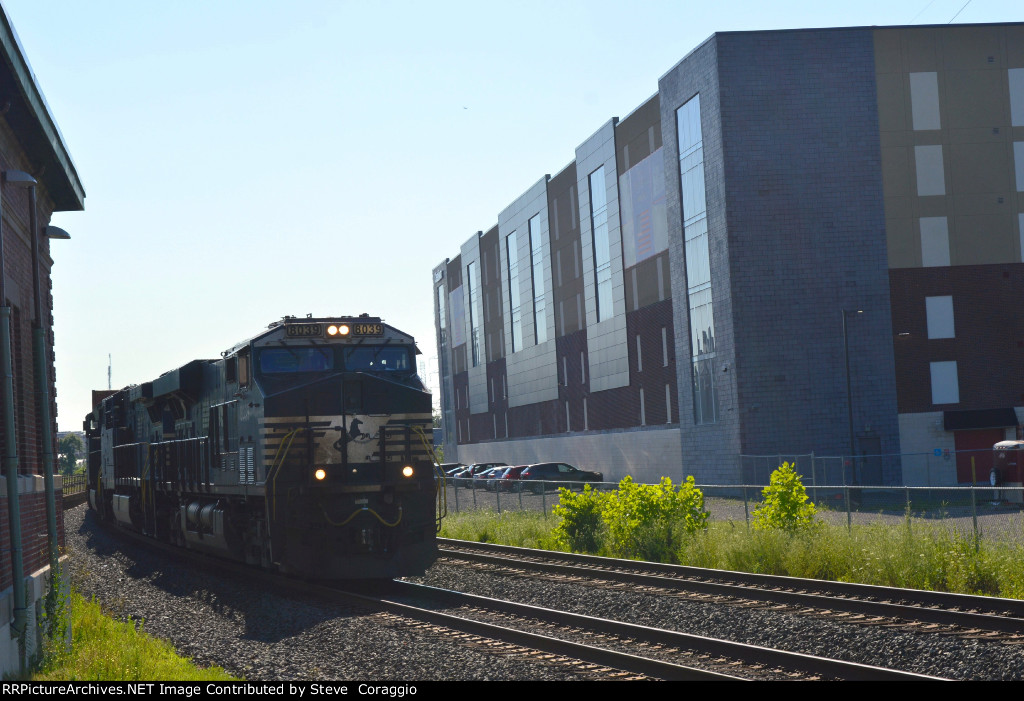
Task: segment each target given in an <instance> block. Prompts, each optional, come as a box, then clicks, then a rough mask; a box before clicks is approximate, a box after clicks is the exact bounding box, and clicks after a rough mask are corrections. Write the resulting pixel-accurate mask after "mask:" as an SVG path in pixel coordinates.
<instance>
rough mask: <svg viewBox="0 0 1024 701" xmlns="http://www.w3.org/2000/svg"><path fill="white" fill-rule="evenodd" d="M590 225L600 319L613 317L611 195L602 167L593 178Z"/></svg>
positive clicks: (593, 174)
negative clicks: (609, 229)
mask: <svg viewBox="0 0 1024 701" xmlns="http://www.w3.org/2000/svg"><path fill="white" fill-rule="evenodd" d="M588 182H589V185H590V223H591V233H592V235H593V244H594V285H595V293H596V297H597V320H598V321H599V322H600V321H604V320H605V319H610V318H611V316H612V262H611V243H610V241H609V234H608V192H607V184H606V183H605V178H604V166H601V167H600V168H598V169H597V170H595V171H594V172H593V173H591V174H590V178H589V181H588Z"/></svg>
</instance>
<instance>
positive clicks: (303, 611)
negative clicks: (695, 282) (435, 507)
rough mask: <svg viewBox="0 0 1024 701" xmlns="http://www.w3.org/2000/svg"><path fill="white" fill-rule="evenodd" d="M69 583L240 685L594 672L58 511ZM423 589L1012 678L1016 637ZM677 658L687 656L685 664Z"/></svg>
mask: <svg viewBox="0 0 1024 701" xmlns="http://www.w3.org/2000/svg"><path fill="white" fill-rule="evenodd" d="M65 523H66V540H67V546H68V550H69V552H70V555H71V558H70V559H71V572H72V583H73V585H74V586H75V588H76V589H77V590H78V591H79V592H80V593H82V594H83V595H84V596H86V597H87V598H88V597H92V596H95V597H96V599H97V600H98V601H100V602H101V603H102V604H103V605H104V607H105V608H106V609H107V610H108V611H109V612H111V613H113V614H114V615H116V616H118V617H120V618H122V619H124V620H128V619H132V620H135V621H142V622H143V623H144V629H145V630H146V631H147V632H148V633H150V634H151V635H154V636H156V637H159V638H162V639H164V640H167V641H169V642H171V643H172V644H173V645H174V646H175V648H176V649H177V650H178V651H179V653H180V654H182V655H185V656H187V657H191V658H192V659H193V660H194V661H195V662H196V663H197V664H199V665H202V666H209V665H218V666H221V667H223V668H224V669H226V670H227V671H228V672H230V673H231V674H234V675H236V676H239V677H244V678H246V679H249V680H260V681H288V680H334V679H349V680H355V679H358V680H370V681H376V680H382V681H383V680H397V681H419V680H424V681H426V680H490V679H493V680H505V679H508V680H512V679H515V680H570V679H593V678H595V677H594V676H593V675H592V674H589V673H587V672H583V671H579V670H578V668H574V667H571V666H569V665H564V664H553V665H552V664H544V663H541V662H538V661H533V660H529V659H526V658H524V657H522V656H521V655H516V654H503V653H501V652H498V651H493V650H488V649H486V647H485V646H481V645H479V644H473V643H470V642H464V641H460V640H456V639H454V637H453V636H449V635H445V634H444V633H437V632H436V631H435V632H431V630H430V629H424V628H417V627H416V626H413V625H409V624H407V623H406V622H403V621H401V620H400V619H398V618H396V617H394V616H388V615H385V614H378V613H370V612H365V611H361V610H357V609H354V608H352V607H344V606H338V605H331V604H325V603H322V602H318V601H313V600H304V599H296V598H295V597H294V595H287V594H286V595H279V594H277V593H275V592H274V591H272V590H271V589H269V588H268V587H267V586H265V585H262V584H258V583H246V582H239V580H238V579H237V578H231V577H228V576H226V575H219V574H211V573H207V572H199V571H194V570H192V569H188V568H185V567H181V566H180V565H178V563H174V562H169V561H168V560H167V559H166V558H165V557H164V556H162V555H158V554H156V553H153V552H151V551H148V550H146V549H145V548H144V547H143V546H137V545H134V544H130V543H126V542H124V541H122V540H120V539H117V538H116V537H115V536H114V535H112V534H110V533H108V532H106V531H105V530H102V529H99V528H98V527H97V526H96V524H95V522H94V520H93V518H92V514H91V512H88V511H87V509H86V507H85V506H84V505H83V506H80V507H77V508H75V509H72V510H69V511H67V512H66V513H65ZM411 581H418V582H422V583H424V584H430V585H433V586H439V587H444V588H448V589H457V590H460V591H466V592H471V593H475V594H481V595H484V596H495V597H499V598H505V599H512V600H517V601H523V602H526V603H533V604H537V605H541V606H546V607H549V608H561V609H564V610H567V611H575V612H578V613H584V614H589V615H597V616H602V617H605V618H619V619H622V620H626V621H630V622H633V623H638V624H641V625H651V626H657V627H660V628H668V629H672V630H680V631H683V632H687V633H693V634H697V635H708V636H713V637H717V638H724V639H729V640H736V641H739V642H746V643H751V644H755V645H768V646H771V647H777V648H780V649H786V650H794V651H798V652H804V653H808V654H815V655H822V656H830V657H840V658H842V659H849V660H853V661H856V662H862V663H865V664H873V665H884V666H889V667H894V668H899V669H906V670H909V671H913V672H918V673H922V674H932V675H936V676H942V677H949V678H955V679H977V680H982V679H993V680H994V679H998V680H1010V679H1013V680H1019V679H1022V678H1024V645H1007V644H1003V643H998V642H989V641H982V640H971V639H964V638H962V637H957V636H952V635H938V634H917V633H908V632H905V631H901V630H896V629H888V628H882V627H877V626H875V627H869V626H858V625H851V624H841V623H834V622H830V621H822V620H817V619H812V618H809V617H805V616H798V615H795V614H791V613H784V612H778V611H771V610H766V609H763V608H762V609H748V608H742V607H738V606H728V605H719V604H710V603H702V602H694V601H687V600H683V599H679V598H674V597H665V596H658V595H654V594H645V593H642V592H634V591H628V590H624V589H615V590H612V589H605V588H600V587H595V586H588V585H581V584H567V583H559V582H551V581H547V580H545V579H541V578H538V577H536V576H515V575H509V574H507V573H494V572H485V571H481V570H479V569H473V568H469V567H459V566H454V565H451V564H446V563H444V562H439V563H437V564H436V565H435V566H434V567H432V568H431V569H430V570H429V571H428V572H427V574H426V576H424V577H420V578H411ZM683 663H684V664H685V662H683Z"/></svg>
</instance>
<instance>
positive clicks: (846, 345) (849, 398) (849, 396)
mask: <svg viewBox="0 0 1024 701" xmlns="http://www.w3.org/2000/svg"><path fill="white" fill-rule="evenodd" d="M863 313H864V310H863V309H852V310H850V309H844V310H843V353H844V355H845V356H846V415H847V420H848V421H849V429H850V474H851V476H854V464H853V455H854V448H853V392H852V391H851V389H850V342H849V338H848V336H847V335H846V315H847V314H863ZM858 481H859V480H858Z"/></svg>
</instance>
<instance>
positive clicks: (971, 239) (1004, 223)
mask: <svg viewBox="0 0 1024 701" xmlns="http://www.w3.org/2000/svg"><path fill="white" fill-rule="evenodd" d="M954 220H955V224H954V225H953V226H951V227H950V232H949V239H950V241H949V247H950V251H949V253H950V259H951V260H950V262H951V263H952V264H953V265H983V264H988V263H1006V262H1009V261H1012V260H1013V259H1014V256H1015V255H1016V253H1017V248H1018V244H1017V242H1016V241H1014V237H1013V233H1014V231H1013V226H1012V222H1011V221H1010V217H1009V216H994V215H993V216H985V215H974V216H961V217H954Z"/></svg>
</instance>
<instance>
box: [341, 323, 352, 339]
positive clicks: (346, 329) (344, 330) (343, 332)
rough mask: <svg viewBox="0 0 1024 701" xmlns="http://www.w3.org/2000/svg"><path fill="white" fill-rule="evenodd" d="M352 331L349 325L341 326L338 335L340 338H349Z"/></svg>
mask: <svg viewBox="0 0 1024 701" xmlns="http://www.w3.org/2000/svg"><path fill="white" fill-rule="evenodd" d="M351 330H352V329H350V328H349V327H348V324H339V325H338V335H339V336H348V332H349V331H351Z"/></svg>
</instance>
